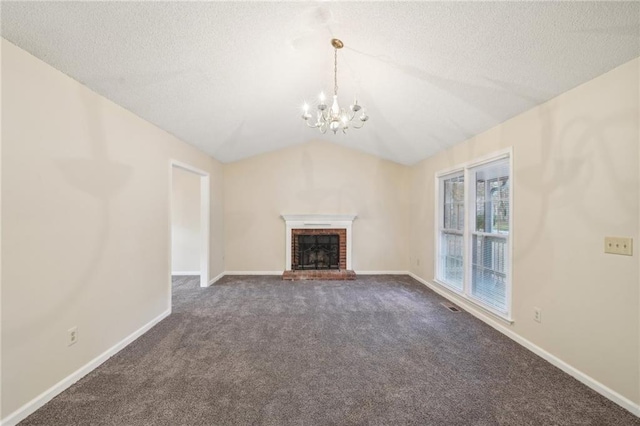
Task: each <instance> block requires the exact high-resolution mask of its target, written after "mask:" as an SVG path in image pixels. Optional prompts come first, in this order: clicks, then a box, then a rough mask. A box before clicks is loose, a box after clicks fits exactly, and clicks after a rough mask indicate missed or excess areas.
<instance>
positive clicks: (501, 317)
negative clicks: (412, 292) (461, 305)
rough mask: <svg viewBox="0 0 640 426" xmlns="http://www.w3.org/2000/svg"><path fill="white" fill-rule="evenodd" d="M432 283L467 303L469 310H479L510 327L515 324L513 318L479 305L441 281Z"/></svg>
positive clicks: (434, 280) (474, 300) (435, 280)
mask: <svg viewBox="0 0 640 426" xmlns="http://www.w3.org/2000/svg"><path fill="white" fill-rule="evenodd" d="M433 283H434V284H436V285H437V286H438V287H439V288H441V289H443V290H445V291H447V292H448V293H451V294H452V295H454V296H456V297H459V298H461V299H462V301H464V302H467V303H469V304H470V305H471V306H470V307H471V308H473V309H477V310H479V311H480V312H481V313H483V314H486V315H488V316H489V317H491V318H492V319H496V320H498V321H500V322H502V323H505V324H508V325H512V324H513V323H514V322H515V321H514V320H513V318H511V317H510V316H508V315H505V314H502V313H501V312H498V311H496V310H494V309H491V308H489V307H488V306H485V305H483V304H481V303H480V302H478V301H477V300H476V299H473V298H471V297H469V296H467V295H466V294H464V293H461V292H460V291H458V290H456V289H454V288H453V287H451V286H449V285H447V284H445V283H443V282H442V281H439V280H438V279H436V278H434V279H433Z"/></svg>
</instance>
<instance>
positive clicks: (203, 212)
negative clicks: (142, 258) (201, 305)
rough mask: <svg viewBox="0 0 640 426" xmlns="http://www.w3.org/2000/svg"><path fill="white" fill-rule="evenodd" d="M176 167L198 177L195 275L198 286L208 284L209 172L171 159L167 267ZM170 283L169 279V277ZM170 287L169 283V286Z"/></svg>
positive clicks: (206, 285) (170, 243)
mask: <svg viewBox="0 0 640 426" xmlns="http://www.w3.org/2000/svg"><path fill="white" fill-rule="evenodd" d="M174 168H178V169H182V170H185V171H187V172H190V173H194V174H196V175H198V176H199V177H200V271H198V273H197V274H195V275H200V287H208V286H209V223H210V220H211V212H210V210H211V200H210V192H211V191H210V185H211V184H210V180H211V178H210V176H209V173H208V172H206V171H204V170H201V169H199V168H197V167H193V166H192V165H190V164H187V163H184V162H182V161H178V160H175V159H171V160H170V161H169V267H170V268H171V264H172V263H171V257H172V253H171V248H172V242H171V229H172V228H171V227H172V223H171V221H172V217H171V216H172V214H173V169H174ZM169 284H171V279H169ZM169 289H171V285H170V286H169ZM169 303H171V291H169Z"/></svg>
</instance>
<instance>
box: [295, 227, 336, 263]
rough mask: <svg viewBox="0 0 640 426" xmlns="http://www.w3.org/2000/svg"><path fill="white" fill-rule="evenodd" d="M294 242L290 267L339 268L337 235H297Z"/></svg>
mask: <svg viewBox="0 0 640 426" xmlns="http://www.w3.org/2000/svg"><path fill="white" fill-rule="evenodd" d="M296 242H297V247H296V250H295V251H294V256H295V258H294V260H293V264H292V265H291V266H292V269H298V270H308V269H339V267H340V265H339V259H340V237H339V236H338V235H336V234H331V235H298V238H297V241H296Z"/></svg>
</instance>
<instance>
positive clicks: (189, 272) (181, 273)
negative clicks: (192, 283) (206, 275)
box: [171, 271, 200, 277]
mask: <svg viewBox="0 0 640 426" xmlns="http://www.w3.org/2000/svg"><path fill="white" fill-rule="evenodd" d="M171 275H175V276H177V277H182V276H185V275H200V271H176V272H171Z"/></svg>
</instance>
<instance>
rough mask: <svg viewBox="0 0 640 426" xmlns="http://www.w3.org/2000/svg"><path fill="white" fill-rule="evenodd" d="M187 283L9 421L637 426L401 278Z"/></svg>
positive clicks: (560, 374)
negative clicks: (140, 330) (149, 324)
mask: <svg viewBox="0 0 640 426" xmlns="http://www.w3.org/2000/svg"><path fill="white" fill-rule="evenodd" d="M197 285H198V282H197V279H188V278H184V277H180V278H177V279H176V280H175V282H174V287H175V288H174V298H173V307H174V313H173V314H172V315H171V316H170V317H168V318H167V319H165V320H164V321H162V322H161V323H160V324H158V325H157V326H156V327H154V328H153V329H152V330H150V331H149V332H148V333H147V334H145V335H144V336H142V337H140V338H139V339H138V340H136V341H135V342H134V343H132V344H131V345H129V346H128V347H127V348H125V349H124V350H123V351H122V352H120V353H119V354H117V355H116V356H114V357H113V358H111V359H110V360H108V361H107V362H106V363H104V364H103V365H102V366H101V367H99V368H98V369H96V370H95V371H93V372H92V373H90V374H89V375H87V376H86V377H85V378H84V379H82V380H81V381H79V382H78V383H77V384H75V385H74V386H72V387H71V388H69V389H68V390H67V391H65V392H63V393H62V394H60V395H59V396H58V397H56V398H55V399H54V400H52V401H51V402H50V403H49V404H47V405H46V406H45V407H43V408H42V409H40V410H39V411H37V412H36V413H34V414H33V415H32V416H30V417H29V418H28V419H26V420H25V421H24V422H23V423H21V424H22V425H90V424H92V425H409V424H411V425H640V419H638V418H636V417H634V416H633V415H632V414H630V413H629V412H627V411H626V410H624V409H622V408H620V407H618V406H617V405H615V404H614V403H612V402H610V401H608V400H607V399H605V398H604V397H602V396H600V395H598V394H597V393H595V392H594V391H592V390H590V389H589V388H587V387H585V386H584V385H582V384H581V383H579V382H578V381H576V380H574V379H573V378H571V377H570V376H568V375H566V374H565V373H563V372H562V371H560V370H558V369H557V368H555V367H553V366H552V365H550V364H549V363H547V362H546V361H544V360H542V359H541V358H539V357H537V356H536V355H534V354H532V353H531V352H529V351H527V350H526V349H524V348H522V347H521V346H519V345H518V344H516V343H514V342H513V341H511V340H510V339H508V338H506V337H504V336H503V335H501V334H500V333H498V332H497V331H495V330H493V329H492V328H490V327H489V326H487V325H486V324H484V323H482V322H480V321H478V320H477V319H475V318H473V317H472V316H471V315H469V314H467V313H465V312H460V313H452V312H449V311H447V310H446V309H445V308H444V307H442V306H441V305H440V302H442V301H443V299H442V298H440V297H439V296H438V295H436V294H435V293H433V292H432V291H430V290H429V289H427V288H426V287H424V286H423V285H421V284H419V283H418V282H416V281H414V280H413V279H411V278H409V277H406V276H367V277H364V276H360V277H358V279H357V280H356V281H306V282H304V281H302V282H301V281H297V282H288V281H282V280H280V278H279V277H225V278H224V279H222V280H221V281H219V282H218V283H217V284H215V285H214V286H212V287H210V288H207V289H201V288H199V287H197Z"/></svg>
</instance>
